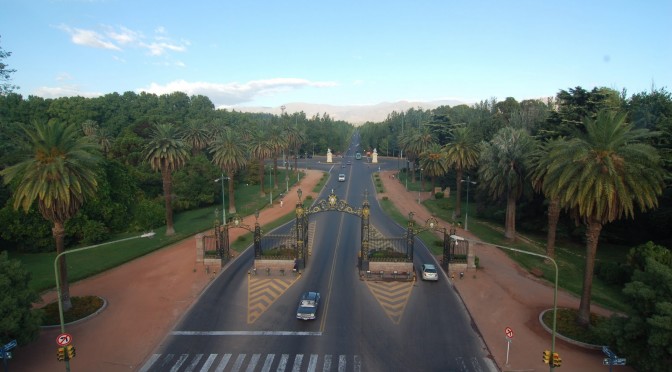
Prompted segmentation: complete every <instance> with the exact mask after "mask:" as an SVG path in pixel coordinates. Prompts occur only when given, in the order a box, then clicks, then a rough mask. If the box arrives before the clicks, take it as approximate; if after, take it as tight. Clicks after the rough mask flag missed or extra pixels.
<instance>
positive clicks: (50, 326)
mask: <svg viewBox="0 0 672 372" xmlns="http://www.w3.org/2000/svg"><path fill="white" fill-rule="evenodd" d="M93 297H98V298H100V299H101V300H103V306H101V307H100V309H98V310H96V311H95V312H93V313H91V314H89V315H87V316H85V317H84V318H82V319H77V320H75V321H72V322H70V323H63V325H73V324H77V323H82V322H84V321H86V320H89V319H91V318H93V317H94V316H96V315H98V314H100V313H101V312H102V311H103V310H105V309H106V308H107V300H106V299H104V298H102V297H99V296H93ZM60 327H61V325H60V324H56V325H46V326H40V329H53V328H60Z"/></svg>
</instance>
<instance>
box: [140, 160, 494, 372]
mask: <svg viewBox="0 0 672 372" xmlns="http://www.w3.org/2000/svg"><path fill="white" fill-rule="evenodd" d="M346 156H347V154H346ZM338 173H346V174H347V178H346V182H338V181H336V178H337V177H336V175H337V174H338ZM332 175H333V177H332V179H331V180H330V181H329V183H328V185H327V188H326V190H327V191H331V190H333V192H334V193H335V194H336V195H338V197H339V198H345V200H347V201H348V202H349V203H350V204H351V205H353V206H354V207H358V206H361V203H362V202H363V200H364V197H365V194H366V193H364V192H362V190H366V189H367V188H368V189H373V184H372V182H371V177H370V169H369V167H368V166H367V165H366V164H365V163H363V162H355V163H354V164H353V165H352V166H348V167H347V168H341V167H340V166H338V165H337V166H336V167H334V169H332ZM371 196H372V195H371ZM321 197H326V193H325V194H323V195H321ZM310 219H311V224H314V225H315V226H316V228H315V229H314V238H313V249H312V252H313V254H312V256H311V257H310V258H309V259H308V265H307V268H306V269H305V271H303V273H301V275H294V274H290V275H287V276H280V275H278V274H272V275H271V276H264V274H263V273H262V274H257V275H250V274H248V272H249V269H250V267H251V266H252V254H251V252H250V251H248V252H246V254H244V255H242V256H240V257H238V258H237V260H236V261H235V262H234V263H232V264H231V265H230V267H228V268H227V269H226V271H224V272H223V273H222V274H221V275H220V276H219V277H218V278H217V280H216V281H215V282H214V283H213V284H212V285H211V286H210V287H209V288H208V290H207V291H206V292H205V293H204V294H203V295H202V296H201V297H200V298H199V300H198V301H197V303H196V304H195V305H194V307H193V308H192V309H191V310H190V311H189V313H188V314H187V315H186V316H185V317H184V319H183V321H182V322H181V323H180V324H179V325H178V326H177V327H176V328H175V329H174V330H173V331H172V332H171V334H170V337H169V338H168V339H167V340H166V341H165V342H164V346H162V347H160V348H159V349H158V350H157V351H156V352H154V353H153V354H152V356H151V358H150V359H149V360H148V361H147V362H146V363H145V365H144V366H143V369H142V370H143V371H165V370H175V371H178V370H180V371H181V370H199V371H214V370H217V371H219V370H221V371H224V370H225V371H238V370H247V371H256V370H261V371H271V370H273V371H285V370H291V371H297V372H298V371H316V370H320V371H393V370H399V371H413V370H426V371H440V370H447V371H465V372H466V371H495V370H496V366H495V365H494V363H493V362H492V360H491V359H489V358H488V354H489V353H488V351H487V348H486V347H485V344H484V342H483V340H482V339H481V338H480V335H479V334H478V333H477V332H475V331H474V329H473V327H472V320H471V318H470V317H469V314H468V312H467V311H466V309H465V308H464V306H463V304H462V302H461V300H460V298H459V296H458V295H457V294H456V292H455V291H454V290H452V287H451V286H450V285H449V283H448V280H447V277H445V276H443V277H442V278H441V280H440V281H439V282H438V283H427V282H414V281H403V282H385V281H367V280H361V278H360V276H359V271H358V268H357V266H356V265H357V254H358V251H359V249H360V244H359V240H360V233H359V232H360V223H361V222H360V221H361V220H360V219H359V218H358V217H356V216H352V215H349V214H345V213H338V212H323V213H317V214H315V215H311V218H310ZM371 221H372V222H371V223H372V225H374V226H376V225H377V226H380V230H396V231H397V234H398V236H403V230H400V229H399V228H398V226H396V225H395V224H393V223H392V222H391V221H390V220H389V219H388V218H387V217H386V216H384V215H383V214H382V211H380V210H379V208H377V204H376V205H375V206H374V209H373V210H372V215H371ZM420 250H422V248H421V249H419V251H420ZM422 256H424V258H422V259H421V258H419V261H418V265H419V262H423V260H432V259H433V258H432V257H431V256H430V255H429V253H428V252H427V251H426V249H425V250H424V254H423V255H422ZM307 290H312V291H319V292H320V293H321V294H322V305H321V307H320V310H319V312H318V319H317V320H316V321H299V320H297V319H295V317H294V314H295V311H296V305H297V301H298V298H299V296H300V294H301V293H302V292H304V291H307Z"/></svg>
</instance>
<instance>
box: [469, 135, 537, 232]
mask: <svg viewBox="0 0 672 372" xmlns="http://www.w3.org/2000/svg"><path fill="white" fill-rule="evenodd" d="M535 146H536V143H535V141H534V139H533V138H532V137H531V136H530V135H529V134H527V132H526V131H525V130H523V129H514V128H511V127H504V128H502V129H500V130H499V131H497V133H496V134H495V136H494V137H493V138H492V140H490V142H484V143H483V144H482V145H481V155H480V159H479V164H480V168H479V169H478V175H479V181H480V183H479V187H480V188H481V189H482V190H485V191H486V192H487V193H488V194H489V195H490V197H491V198H492V199H495V200H496V199H499V198H501V197H504V198H505V199H506V220H505V222H504V237H505V238H507V239H511V240H513V239H515V238H516V203H517V201H518V199H519V198H520V196H521V195H522V194H523V192H524V191H525V188H526V187H529V186H528V185H529V183H528V182H526V180H527V178H528V173H529V170H528V165H527V163H528V161H529V153H530V152H531V151H533V150H534V148H535Z"/></svg>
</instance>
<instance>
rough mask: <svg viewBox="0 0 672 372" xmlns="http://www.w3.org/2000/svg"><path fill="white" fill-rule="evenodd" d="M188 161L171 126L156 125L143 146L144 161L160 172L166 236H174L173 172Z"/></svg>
mask: <svg viewBox="0 0 672 372" xmlns="http://www.w3.org/2000/svg"><path fill="white" fill-rule="evenodd" d="M187 160H189V151H188V145H187V144H186V143H185V142H184V141H183V140H182V139H181V138H180V137H179V134H178V132H177V129H176V128H175V126H174V125H173V124H156V125H155V126H154V128H153V132H152V136H151V138H150V141H149V143H148V144H147V145H146V146H145V161H147V162H148V163H149V165H150V166H151V167H152V169H153V170H155V171H160V172H161V181H162V182H163V198H164V202H165V208H166V236H170V235H174V234H175V227H174V226H173V203H172V201H173V195H172V192H173V171H175V170H178V169H180V168H182V167H183V166H184V165H185V164H186V162H187Z"/></svg>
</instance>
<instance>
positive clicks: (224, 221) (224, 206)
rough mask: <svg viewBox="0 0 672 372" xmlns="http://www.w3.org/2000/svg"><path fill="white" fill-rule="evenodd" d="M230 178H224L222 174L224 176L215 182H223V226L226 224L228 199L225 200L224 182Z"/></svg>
mask: <svg viewBox="0 0 672 372" xmlns="http://www.w3.org/2000/svg"><path fill="white" fill-rule="evenodd" d="M228 179H229V177H224V173H222V176H221V177H219V178H218V179H216V180H215V182H221V183H222V225H224V224H226V199H225V198H224V195H225V194H224V180H228Z"/></svg>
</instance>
